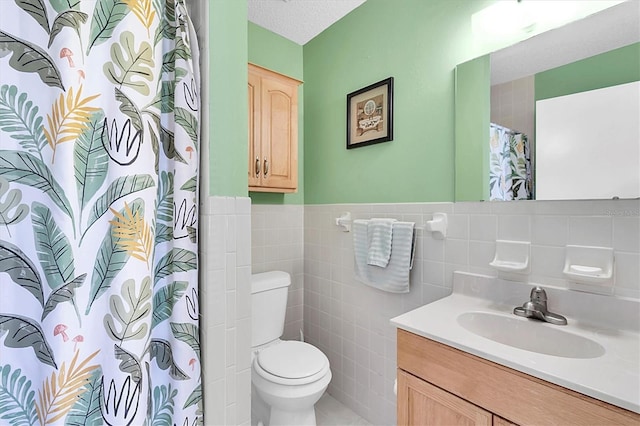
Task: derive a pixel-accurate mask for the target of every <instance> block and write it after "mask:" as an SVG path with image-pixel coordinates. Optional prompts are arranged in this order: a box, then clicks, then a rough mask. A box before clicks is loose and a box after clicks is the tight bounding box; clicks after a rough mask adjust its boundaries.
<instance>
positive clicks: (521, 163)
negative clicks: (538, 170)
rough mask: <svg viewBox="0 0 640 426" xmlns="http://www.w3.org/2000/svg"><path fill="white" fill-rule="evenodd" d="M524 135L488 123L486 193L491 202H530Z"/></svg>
mask: <svg viewBox="0 0 640 426" xmlns="http://www.w3.org/2000/svg"><path fill="white" fill-rule="evenodd" d="M531 176H532V175H531V160H530V150H529V141H528V140H527V135H525V134H523V133H518V132H516V131H513V130H511V129H508V128H506V127H502V126H499V125H497V124H494V123H491V127H490V153H489V191H490V199H491V200H530V199H531V198H532V197H531V195H532V177H531Z"/></svg>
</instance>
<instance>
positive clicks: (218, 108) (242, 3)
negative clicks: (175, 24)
mask: <svg viewBox="0 0 640 426" xmlns="http://www.w3.org/2000/svg"><path fill="white" fill-rule="evenodd" d="M209 52H210V63H209V65H210V70H209V79H210V80H209V81H210V88H209V94H210V101H209V102H210V109H209V117H208V119H209V128H210V135H209V138H210V140H209V141H208V142H209V146H210V153H209V161H210V176H209V179H210V180H209V183H210V189H209V192H210V194H211V195H220V196H234V197H235V196H238V197H240V196H245V197H246V196H247V167H248V165H247V155H249V154H248V147H247V122H248V117H247V106H246V103H247V95H246V93H247V0H215V1H211V2H210V3H209ZM241 94H243V95H242V96H241V98H240V101H238V96H239V95H241ZM203 143H206V142H205V141H203Z"/></svg>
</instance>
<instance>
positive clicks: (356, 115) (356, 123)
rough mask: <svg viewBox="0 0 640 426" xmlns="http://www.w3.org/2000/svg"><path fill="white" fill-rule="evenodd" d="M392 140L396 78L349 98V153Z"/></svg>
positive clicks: (352, 94) (357, 91)
mask: <svg viewBox="0 0 640 426" xmlns="http://www.w3.org/2000/svg"><path fill="white" fill-rule="evenodd" d="M391 140H393V77H389V78H387V79H385V80H382V81H379V82H377V83H374V84H372V85H370V86H367V87H365V88H363V89H360V90H356V91H355V92H352V93H349V94H348V95H347V149H351V148H358V147H361V146H366V145H372V144H374V143H380V142H388V141H391Z"/></svg>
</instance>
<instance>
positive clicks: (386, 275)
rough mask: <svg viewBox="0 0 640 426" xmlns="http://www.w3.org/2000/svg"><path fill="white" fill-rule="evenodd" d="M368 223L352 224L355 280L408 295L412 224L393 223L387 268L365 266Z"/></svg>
mask: <svg viewBox="0 0 640 426" xmlns="http://www.w3.org/2000/svg"><path fill="white" fill-rule="evenodd" d="M368 225H369V221H367V220H360V219H358V220H354V221H353V252H354V257H355V268H354V272H355V277H356V279H357V280H358V281H360V282H362V283H364V284H366V285H369V286H371V287H375V288H377V289H380V290H383V291H388V292H391V293H408V292H409V274H410V272H411V257H412V253H413V228H414V223H413V222H394V223H393V234H392V238H391V257H390V259H389V264H388V265H387V267H386V268H379V267H377V266H371V265H368V264H367V255H368V251H369V250H368Z"/></svg>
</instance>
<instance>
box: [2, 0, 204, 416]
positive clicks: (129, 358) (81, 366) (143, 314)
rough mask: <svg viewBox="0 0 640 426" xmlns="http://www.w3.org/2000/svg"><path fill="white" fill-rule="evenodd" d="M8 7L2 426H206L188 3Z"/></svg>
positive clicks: (47, 1)
mask: <svg viewBox="0 0 640 426" xmlns="http://www.w3.org/2000/svg"><path fill="white" fill-rule="evenodd" d="M1 6H2V10H1V11H0V294H1V296H0V424H3V425H5V424H8V425H47V424H59V425H100V424H108V425H132V424H135V425H167V426H171V425H174V424H175V425H194V424H201V423H202V405H203V404H202V388H201V376H200V370H201V365H200V361H201V360H200V343H199V342H200V338H199V334H200V333H199V322H198V317H199V306H198V280H197V277H198V270H197V268H198V259H197V229H198V197H197V195H198V191H197V188H198V161H199V157H198V144H199V130H198V129H199V124H198V123H199V93H198V87H199V80H198V79H199V76H198V69H197V64H198V62H197V57H196V55H197V52H198V49H197V44H196V40H195V35H194V32H193V27H192V25H191V22H190V20H189V16H188V13H187V10H186V8H185V5H184V3H183V0H82V1H80V0H14V1H8V0H7V1H2V5H1Z"/></svg>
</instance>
